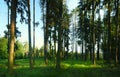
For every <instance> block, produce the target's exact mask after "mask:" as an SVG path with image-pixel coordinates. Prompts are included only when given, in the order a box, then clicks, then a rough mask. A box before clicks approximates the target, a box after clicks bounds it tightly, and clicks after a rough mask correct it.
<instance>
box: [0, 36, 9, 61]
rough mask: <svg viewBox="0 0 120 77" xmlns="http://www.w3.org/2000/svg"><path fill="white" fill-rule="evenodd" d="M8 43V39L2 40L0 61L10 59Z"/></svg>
mask: <svg viewBox="0 0 120 77" xmlns="http://www.w3.org/2000/svg"><path fill="white" fill-rule="evenodd" d="M7 42H8V40H7V39H6V38H4V37H2V38H0V59H3V58H7V57H8V53H7V51H8V50H7V45H8V44H7Z"/></svg>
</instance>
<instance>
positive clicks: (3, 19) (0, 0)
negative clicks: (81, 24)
mask: <svg viewBox="0 0 120 77" xmlns="http://www.w3.org/2000/svg"><path fill="white" fill-rule="evenodd" d="M39 1H40V0H35V3H36V5H35V6H36V11H35V14H36V16H35V20H36V22H39V26H38V27H36V28H35V29H36V32H35V33H36V34H35V35H36V37H35V40H36V41H35V46H36V47H38V48H40V47H42V46H43V42H44V39H43V29H42V27H43V24H42V20H41V19H42V14H41V8H40V6H39ZM32 2H33V0H31V27H33V21H32V17H33V15H32V10H33V8H32V5H33V4H32ZM77 4H78V0H67V6H68V9H69V10H70V11H71V10H72V9H74V8H75V7H77ZM0 7H1V8H0V10H1V11H0V37H3V36H4V31H5V30H7V28H6V25H7V5H6V3H5V2H4V0H0ZM17 22H18V23H17V27H18V30H19V31H21V37H18V38H17V40H19V41H21V42H22V43H24V42H28V26H27V24H24V23H23V24H21V23H19V16H18V19H17ZM31 29H33V28H31ZM32 31H33V30H32Z"/></svg>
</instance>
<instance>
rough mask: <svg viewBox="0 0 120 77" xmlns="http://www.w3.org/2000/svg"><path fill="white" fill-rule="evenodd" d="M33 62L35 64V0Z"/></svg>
mask: <svg viewBox="0 0 120 77" xmlns="http://www.w3.org/2000/svg"><path fill="white" fill-rule="evenodd" d="M33 64H35V0H33Z"/></svg>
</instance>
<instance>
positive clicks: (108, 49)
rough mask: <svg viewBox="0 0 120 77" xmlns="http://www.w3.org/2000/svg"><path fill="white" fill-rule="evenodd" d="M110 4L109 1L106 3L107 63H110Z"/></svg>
mask: <svg viewBox="0 0 120 77" xmlns="http://www.w3.org/2000/svg"><path fill="white" fill-rule="evenodd" d="M110 3H111V1H108V42H107V45H108V47H107V52H108V58H107V60H108V63H110V60H111V25H110Z"/></svg>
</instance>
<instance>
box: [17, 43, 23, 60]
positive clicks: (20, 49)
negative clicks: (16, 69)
mask: <svg viewBox="0 0 120 77" xmlns="http://www.w3.org/2000/svg"><path fill="white" fill-rule="evenodd" d="M23 57H24V50H23V45H22V44H21V43H20V42H19V41H16V44H15V58H19V59H21V58H23Z"/></svg>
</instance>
